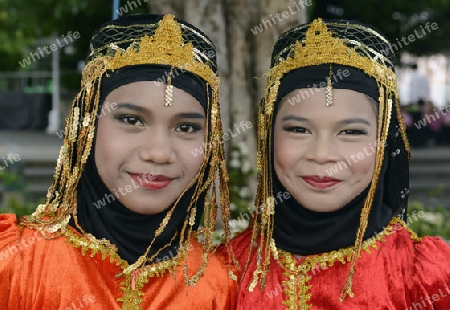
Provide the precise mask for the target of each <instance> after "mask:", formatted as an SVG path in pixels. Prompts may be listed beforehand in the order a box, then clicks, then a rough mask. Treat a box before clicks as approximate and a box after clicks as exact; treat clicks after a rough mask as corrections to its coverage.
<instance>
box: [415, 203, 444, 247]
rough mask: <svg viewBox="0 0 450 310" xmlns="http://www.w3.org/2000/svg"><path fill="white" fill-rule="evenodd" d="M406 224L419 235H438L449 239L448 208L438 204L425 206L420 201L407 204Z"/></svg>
mask: <svg viewBox="0 0 450 310" xmlns="http://www.w3.org/2000/svg"><path fill="white" fill-rule="evenodd" d="M407 223H408V226H409V227H410V228H411V229H412V230H413V231H415V232H416V233H417V234H418V235H419V236H421V237H423V236H440V237H441V238H443V239H445V240H450V210H448V209H446V208H444V207H442V206H438V207H427V206H425V205H424V204H423V203H421V202H417V201H416V202H412V203H410V204H409V206H408V219H407Z"/></svg>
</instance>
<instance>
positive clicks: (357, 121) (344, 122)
mask: <svg viewBox="0 0 450 310" xmlns="http://www.w3.org/2000/svg"><path fill="white" fill-rule="evenodd" d="M281 120H282V121H290V120H293V121H297V122H309V121H310V119H309V118H306V117H302V116H297V115H292V114H289V115H286V116H284V117H282V118H281ZM338 124H340V125H350V124H364V125H367V126H370V127H372V124H371V123H370V122H369V121H368V120H366V119H364V118H361V117H352V118H346V119H343V120H340V121H339V122H338Z"/></svg>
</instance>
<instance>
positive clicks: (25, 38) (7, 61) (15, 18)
mask: <svg viewBox="0 0 450 310" xmlns="http://www.w3.org/2000/svg"><path fill="white" fill-rule="evenodd" d="M122 2H123V1H122ZM142 3H143V5H141V6H138V7H136V8H135V9H133V10H130V11H132V13H133V14H135V13H143V12H146V11H147V7H146V5H144V3H145V2H144V1H142ZM130 13H131V12H130ZM111 16H112V0H97V1H89V0H37V1H29V0H0V42H1V44H0V71H15V70H21V69H22V68H21V67H20V65H19V63H18V61H19V60H22V59H23V58H24V57H26V56H27V54H28V52H29V50H28V49H29V47H30V46H32V44H33V42H34V40H36V39H37V38H49V37H51V36H52V35H53V34H56V35H57V36H58V37H60V36H62V35H67V33H68V32H69V31H72V33H73V32H75V31H77V32H79V33H80V38H79V39H78V40H76V41H75V42H74V44H73V47H74V49H73V54H66V53H64V51H63V53H62V54H61V67H62V68H63V69H64V68H65V69H76V65H77V61H78V60H84V59H85V57H86V54H87V52H88V48H89V39H90V37H91V35H92V33H93V32H94V30H95V29H97V28H98V27H99V26H100V25H101V24H102V23H104V22H107V21H108V20H110V19H111ZM26 69H29V67H26V68H25V70H26ZM22 70H23V69H22ZM75 80H78V81H77V83H76V85H75V86H76V87H78V86H79V78H76V79H75Z"/></svg>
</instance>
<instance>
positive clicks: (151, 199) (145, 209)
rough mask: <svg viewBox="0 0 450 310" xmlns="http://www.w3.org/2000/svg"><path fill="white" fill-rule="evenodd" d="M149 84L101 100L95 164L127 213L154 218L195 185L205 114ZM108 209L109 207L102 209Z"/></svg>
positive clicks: (189, 100)
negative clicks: (169, 99) (167, 103)
mask: <svg viewBox="0 0 450 310" xmlns="http://www.w3.org/2000/svg"><path fill="white" fill-rule="evenodd" d="M164 91H165V87H161V86H158V85H156V84H155V83H154V82H152V81H142V82H134V83H131V84H127V85H123V86H121V87H119V88H117V89H115V90H113V91H112V92H111V93H109V94H108V96H107V97H106V99H105V102H104V104H103V106H102V111H101V112H100V113H99V114H100V118H99V120H98V128H97V136H96V144H95V162H96V165H97V169H98V172H99V174H100V177H101V178H102V180H103V182H104V183H105V184H106V186H107V187H108V189H109V190H110V191H111V193H113V194H114V196H115V197H116V198H117V199H118V200H119V201H120V202H121V203H122V204H124V205H125V207H127V208H128V209H130V210H131V211H134V212H137V213H141V214H156V213H160V212H162V211H164V210H165V209H167V208H168V207H169V206H170V205H171V204H172V203H174V202H175V201H176V199H177V198H178V197H179V196H180V195H181V194H182V193H183V192H184V191H185V190H186V189H187V188H188V186H189V185H190V184H191V183H192V182H194V181H195V177H196V174H197V172H198V171H199V170H200V167H201V165H202V162H203V156H194V155H193V154H192V153H191V151H194V150H195V149H196V148H201V147H202V143H203V142H204V138H205V126H206V123H205V113H204V111H203V108H202V106H201V105H200V103H199V102H198V101H197V100H196V99H195V98H194V97H192V96H191V95H190V94H188V93H186V92H185V91H183V90H181V89H178V88H176V87H174V88H173V102H172V106H170V107H166V106H164ZM106 207H107V206H106Z"/></svg>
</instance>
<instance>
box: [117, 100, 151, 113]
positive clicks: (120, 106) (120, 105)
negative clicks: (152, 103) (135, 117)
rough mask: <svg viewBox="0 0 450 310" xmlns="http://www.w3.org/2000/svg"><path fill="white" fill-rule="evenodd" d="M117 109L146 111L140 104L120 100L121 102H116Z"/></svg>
mask: <svg viewBox="0 0 450 310" xmlns="http://www.w3.org/2000/svg"><path fill="white" fill-rule="evenodd" d="M116 107H117V109H129V110H133V111H138V112H146V111H147V109H146V108H143V107H141V106H138V105H135V104H132V103H128V102H122V103H118V104H117V106H116Z"/></svg>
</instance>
